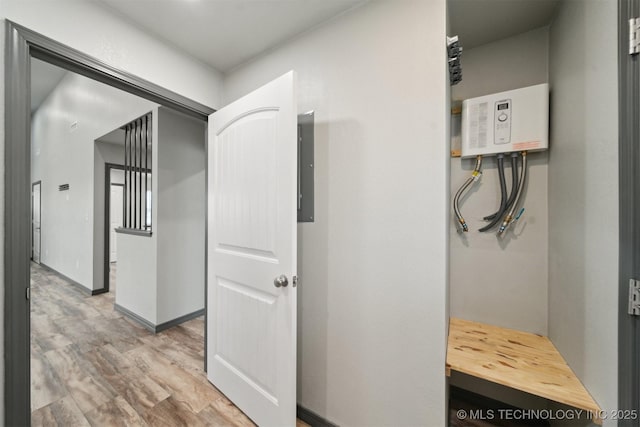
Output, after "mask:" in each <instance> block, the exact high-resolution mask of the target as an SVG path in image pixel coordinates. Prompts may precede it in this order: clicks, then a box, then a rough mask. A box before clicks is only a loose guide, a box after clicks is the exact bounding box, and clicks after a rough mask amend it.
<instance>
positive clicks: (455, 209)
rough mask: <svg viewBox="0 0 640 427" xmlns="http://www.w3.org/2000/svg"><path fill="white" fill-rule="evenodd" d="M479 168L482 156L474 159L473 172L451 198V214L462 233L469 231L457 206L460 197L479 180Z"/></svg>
mask: <svg viewBox="0 0 640 427" xmlns="http://www.w3.org/2000/svg"><path fill="white" fill-rule="evenodd" d="M481 168H482V156H478V157H476V166H475V168H473V172H471V176H470V177H469V178H467V180H466V181H465V182H464V184H462V187H460V188H459V189H458V191H457V192H456V195H455V196H454V198H453V212H454V213H455V215H456V218H457V219H458V223H459V224H460V227H461V230H462V231H464V232H467V231H469V227H468V226H467V223H466V221H465V220H464V218H463V217H462V213H461V212H460V206H459V204H460V198H461V197H462V195H463V194H464V192H465V191H466V190H467V189H468V188H469V187H470V186H471V184H473V182H474V181H477V180H478V179H480V175H482V173H481V172H480V169H481Z"/></svg>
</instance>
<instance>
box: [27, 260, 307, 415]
mask: <svg viewBox="0 0 640 427" xmlns="http://www.w3.org/2000/svg"><path fill="white" fill-rule="evenodd" d="M114 285H115V283H113V282H112V285H111V286H112V289H114V288H115V286H114ZM31 295H32V297H31V411H32V413H31V420H32V425H34V426H40V425H43V426H55V425H59V426H83V425H94V426H117V425H131V426H146V425H149V426H180V425H184V426H205V425H206V426H253V425H254V424H253V423H252V422H251V420H249V419H248V418H247V417H246V416H245V415H244V414H243V413H242V412H241V411H240V410H238V409H237V408H236V407H235V406H234V405H233V404H232V403H231V402H230V401H229V400H228V399H227V398H226V397H225V396H224V395H222V394H221V393H220V392H219V391H218V390H217V389H216V388H215V387H213V386H212V385H211V384H210V383H209V382H208V381H207V378H206V374H205V372H204V371H203V367H204V318H203V317H200V318H197V319H194V320H191V321H189V322H186V323H183V324H182V325H179V326H176V327H173V328H171V329H168V330H166V331H163V332H161V333H159V334H155V335H154V334H152V333H150V332H149V331H147V330H146V329H144V328H143V327H141V326H140V325H138V324H137V323H136V322H134V321H132V320H130V319H128V318H127V317H124V316H122V315H121V314H120V313H118V312H116V311H114V309H113V302H114V293H113V292H109V293H106V294H102V295H96V296H87V295H85V294H83V293H82V292H81V291H80V290H78V289H77V288H76V287H74V286H73V285H71V284H70V283H68V282H67V281H66V280H64V279H62V278H60V277H59V276H58V275H56V274H54V273H51V272H49V271H47V270H45V269H43V268H42V267H41V266H39V265H37V264H32V267H31ZM305 425H306V424H304V423H301V422H298V426H305Z"/></svg>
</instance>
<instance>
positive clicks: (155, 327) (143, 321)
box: [113, 304, 204, 334]
mask: <svg viewBox="0 0 640 427" xmlns="http://www.w3.org/2000/svg"><path fill="white" fill-rule="evenodd" d="M113 308H114V309H115V310H116V311H117V312H119V313H122V314H124V315H125V316H127V317H129V318H130V319H132V320H135V321H136V322H138V323H140V324H141V325H142V326H144V327H145V329H147V330H148V331H149V332H153V333H154V334H157V333H158V332H162V331H164V330H167V329H169V328H172V327H174V326H178V325H179V324H181V323H184V322H186V321H189V320H191V319H195V318H196V317H200V316H202V315H203V314H204V308H203V309H201V310H196V311H194V312H193V313H189V314H185V315H184V316H180V317H178V318H176V319H173V320H169V321H168V322H164V323H161V324H159V325H154V324H153V323H151V322H149V321H148V320H147V319H145V318H143V317H141V316H139V315H137V314H136V313H134V312H133V311H131V310H128V309H126V308H124V307H123V306H121V305H118V304H113Z"/></svg>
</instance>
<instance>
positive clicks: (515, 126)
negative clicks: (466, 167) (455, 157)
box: [462, 83, 549, 157]
mask: <svg viewBox="0 0 640 427" xmlns="http://www.w3.org/2000/svg"><path fill="white" fill-rule="evenodd" d="M548 148H549V85H548V84H546V83H545V84H540V85H536V86H529V87H525V88H522V89H516V90H510V91H507V92H500V93H494V94H492V95H486V96H480V97H478V98H471V99H466V100H464V101H463V102H462V157H474V156H478V155H483V156H491V155H495V154H498V153H510V152H513V151H542V150H546V149H548Z"/></svg>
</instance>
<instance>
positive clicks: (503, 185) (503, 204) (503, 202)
mask: <svg viewBox="0 0 640 427" xmlns="http://www.w3.org/2000/svg"><path fill="white" fill-rule="evenodd" d="M498 178H499V180H500V208H499V209H498V212H499V215H496V216H495V218H493V220H492V221H491V222H490V223H489V224H487V225H485V226H484V227H482V228H481V229H480V230H478V231H480V232H485V231H489V230H491V229H492V228H493V227H495V226H496V225H497V224H498V223H499V222H500V220H501V219H502V215H504V212H505V211H506V210H507V181H506V179H505V177H504V154H502V153H501V154H498Z"/></svg>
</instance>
